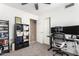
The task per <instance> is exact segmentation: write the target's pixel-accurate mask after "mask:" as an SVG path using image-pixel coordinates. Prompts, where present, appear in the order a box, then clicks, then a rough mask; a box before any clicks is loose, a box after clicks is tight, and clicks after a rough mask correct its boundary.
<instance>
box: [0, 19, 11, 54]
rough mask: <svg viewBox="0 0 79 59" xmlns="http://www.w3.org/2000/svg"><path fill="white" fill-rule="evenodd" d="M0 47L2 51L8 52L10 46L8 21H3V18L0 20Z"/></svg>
mask: <svg viewBox="0 0 79 59" xmlns="http://www.w3.org/2000/svg"><path fill="white" fill-rule="evenodd" d="M1 48H2V53H8V52H10V48H9V21H5V20H0V49H1ZM0 54H1V53H0Z"/></svg>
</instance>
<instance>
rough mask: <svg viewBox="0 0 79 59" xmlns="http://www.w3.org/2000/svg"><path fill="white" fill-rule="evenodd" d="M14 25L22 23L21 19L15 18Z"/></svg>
mask: <svg viewBox="0 0 79 59" xmlns="http://www.w3.org/2000/svg"><path fill="white" fill-rule="evenodd" d="M15 23H16V24H21V23H22V18H21V17H17V16H16V17H15Z"/></svg>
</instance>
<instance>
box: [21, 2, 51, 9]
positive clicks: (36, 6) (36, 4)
mask: <svg viewBox="0 0 79 59" xmlns="http://www.w3.org/2000/svg"><path fill="white" fill-rule="evenodd" d="M26 4H28V3H21V5H26ZM43 4H48V5H50V4H51V3H43ZM34 6H35V9H36V10H38V9H39V6H38V3H34Z"/></svg>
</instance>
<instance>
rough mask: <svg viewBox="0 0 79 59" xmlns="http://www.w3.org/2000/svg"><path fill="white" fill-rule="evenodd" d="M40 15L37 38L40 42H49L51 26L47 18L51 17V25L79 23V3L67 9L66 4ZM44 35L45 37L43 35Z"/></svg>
mask: <svg viewBox="0 0 79 59" xmlns="http://www.w3.org/2000/svg"><path fill="white" fill-rule="evenodd" d="M40 15H41V16H40V18H39V20H38V28H39V29H38V30H39V31H38V33H37V36H38V37H37V40H38V41H39V42H40V40H41V42H42V43H46V44H49V40H48V38H47V35H48V34H49V30H48V29H49V27H48V22H47V20H46V18H47V17H51V27H54V26H71V25H79V4H75V6H73V7H70V8H67V9H66V8H65V6H64V5H62V6H59V7H57V8H53V9H52V10H50V11H48V12H46V13H42V14H40ZM41 22H42V23H41ZM44 26H45V27H44ZM41 27H43V28H41ZM39 35H40V36H39ZM42 35H43V37H41V36H42Z"/></svg>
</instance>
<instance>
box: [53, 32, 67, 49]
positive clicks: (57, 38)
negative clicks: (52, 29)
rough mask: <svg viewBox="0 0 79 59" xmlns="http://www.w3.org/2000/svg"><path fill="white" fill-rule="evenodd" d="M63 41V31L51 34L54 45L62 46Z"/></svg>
mask: <svg viewBox="0 0 79 59" xmlns="http://www.w3.org/2000/svg"><path fill="white" fill-rule="evenodd" d="M65 42H66V41H65V35H64V33H60V32H57V33H54V34H53V43H54V46H55V47H57V48H62V47H63V46H64V44H65ZM61 46H62V47H61Z"/></svg>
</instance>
